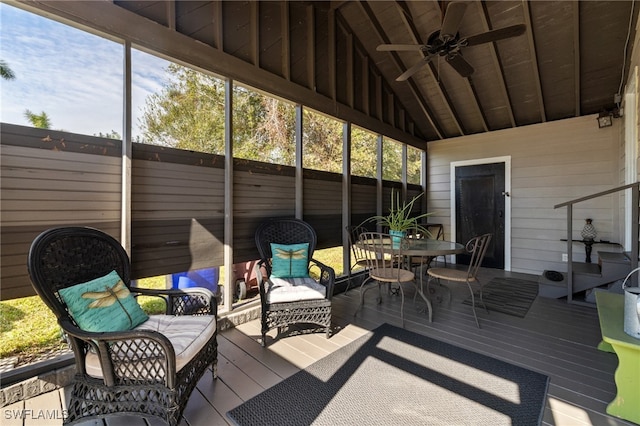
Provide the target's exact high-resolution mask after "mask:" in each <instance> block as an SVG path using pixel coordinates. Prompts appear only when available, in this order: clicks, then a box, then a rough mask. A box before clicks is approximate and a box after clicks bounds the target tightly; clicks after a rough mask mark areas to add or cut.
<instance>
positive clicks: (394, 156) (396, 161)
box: [382, 138, 402, 182]
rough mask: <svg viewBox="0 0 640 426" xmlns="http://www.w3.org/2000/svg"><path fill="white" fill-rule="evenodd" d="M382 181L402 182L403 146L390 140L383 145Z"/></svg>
mask: <svg viewBox="0 0 640 426" xmlns="http://www.w3.org/2000/svg"><path fill="white" fill-rule="evenodd" d="M382 179H385V180H393V181H396V182H400V181H401V180H402V144H401V143H400V142H396V141H393V140H391V139H388V138H384V140H383V143H382Z"/></svg>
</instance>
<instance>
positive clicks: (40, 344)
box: [0, 276, 165, 358]
mask: <svg viewBox="0 0 640 426" xmlns="http://www.w3.org/2000/svg"><path fill="white" fill-rule="evenodd" d="M164 280H165V278H164V276H161V277H153V278H145V279H142V280H139V281H138V286H140V287H146V288H165V281H164ZM138 302H139V303H140V306H142V309H143V310H144V311H145V312H146V313H147V314H163V313H164V312H165V303H164V302H163V301H162V300H160V299H158V298H155V297H148V296H141V297H139V298H138ZM65 345H66V343H64V341H63V340H62V333H61V329H60V326H58V321H57V319H56V317H55V315H54V314H53V312H51V310H50V309H49V308H48V307H47V305H45V304H44V302H43V301H42V299H40V297H39V296H30V297H22V298H20V299H12V300H4V301H2V302H0V357H1V358H6V357H9V356H14V355H20V356H21V357H25V358H29V357H31V356H33V355H35V354H38V353H43V352H46V351H49V350H52V349H55V350H57V349H62V348H63V347H64V346H65Z"/></svg>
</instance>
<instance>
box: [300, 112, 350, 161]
mask: <svg viewBox="0 0 640 426" xmlns="http://www.w3.org/2000/svg"><path fill="white" fill-rule="evenodd" d="M302 128H303V136H302V141H303V144H304V145H303V146H304V148H303V149H304V156H303V159H302V160H303V166H304V167H305V168H308V169H315V170H324V171H327V172H333V173H342V123H341V122H340V121H338V120H336V119H335V118H331V117H327V116H325V115H322V114H319V113H317V112H314V111H310V110H308V109H306V108H305V109H304V119H303V124H302Z"/></svg>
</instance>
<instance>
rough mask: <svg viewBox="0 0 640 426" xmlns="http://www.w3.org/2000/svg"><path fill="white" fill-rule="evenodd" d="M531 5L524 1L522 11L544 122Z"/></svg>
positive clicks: (541, 116)
mask: <svg viewBox="0 0 640 426" xmlns="http://www.w3.org/2000/svg"><path fill="white" fill-rule="evenodd" d="M576 3H577V2H576ZM530 7H531V6H530V4H529V1H526V2H523V3H522V13H523V14H524V20H525V24H526V26H527V33H526V34H527V41H528V42H529V51H530V52H531V70H532V71H533V80H534V82H535V85H536V94H537V95H538V106H539V107H540V120H541V121H542V122H543V123H544V122H545V121H547V114H546V112H545V110H544V97H543V96H542V83H541V82H540V69H539V68H538V55H537V54H536V44H535V41H534V40H533V30H532V28H533V25H532V23H531V11H530Z"/></svg>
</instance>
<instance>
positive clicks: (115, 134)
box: [93, 130, 122, 140]
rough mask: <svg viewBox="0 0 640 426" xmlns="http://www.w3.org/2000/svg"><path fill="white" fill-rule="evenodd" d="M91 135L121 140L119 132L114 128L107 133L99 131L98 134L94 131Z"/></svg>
mask: <svg viewBox="0 0 640 426" xmlns="http://www.w3.org/2000/svg"><path fill="white" fill-rule="evenodd" d="M93 136H97V137H99V138H107V139H116V140H122V136H120V133H118V132H116V131H115V130H111V131H110V132H107V133H102V132H99V133H98V134H95V133H94V134H93Z"/></svg>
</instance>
